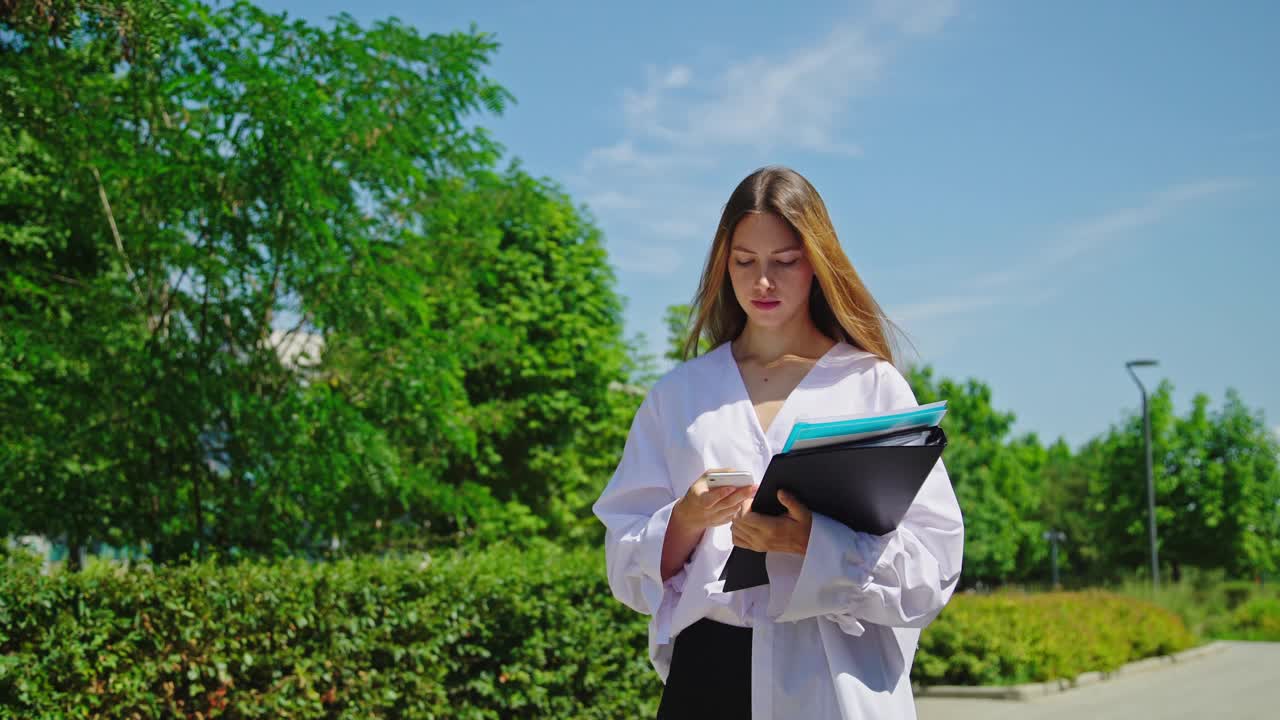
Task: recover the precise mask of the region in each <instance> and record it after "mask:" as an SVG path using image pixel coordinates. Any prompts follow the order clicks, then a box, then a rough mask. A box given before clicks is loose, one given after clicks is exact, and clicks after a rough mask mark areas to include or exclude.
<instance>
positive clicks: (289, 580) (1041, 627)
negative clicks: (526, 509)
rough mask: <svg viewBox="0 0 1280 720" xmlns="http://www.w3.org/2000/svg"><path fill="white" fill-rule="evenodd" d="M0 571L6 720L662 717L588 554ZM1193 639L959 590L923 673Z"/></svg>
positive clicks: (1106, 616) (651, 677)
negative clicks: (657, 714)
mask: <svg viewBox="0 0 1280 720" xmlns="http://www.w3.org/2000/svg"><path fill="white" fill-rule="evenodd" d="M0 571H3V572H2V574H0V718H24V719H26V718H78V717H120V718H132V717H139V718H157V717H190V718H197V717H199V718H277V717H290V718H357V717H359V718H370V717H384V718H391V717H395V718H477V719H483V718H532V717H556V718H617V717H652V716H653V714H654V712H655V710H656V704H657V700H658V698H659V696H660V693H661V685H660V683H659V681H658V679H657V675H656V674H655V673H654V672H653V669H652V668H651V667H650V665H649V661H648V657H647V652H646V646H647V641H646V634H645V627H646V618H644V617H643V616H641V615H639V614H638V613H635V612H633V611H632V610H630V609H629V608H627V607H625V606H623V605H622V604H621V603H619V602H617V601H615V600H614V599H613V597H612V596H611V595H610V594H609V591H608V587H607V584H606V582H605V578H604V561H603V553H602V552H600V551H599V550H595V549H588V550H575V551H564V550H559V549H556V548H554V547H550V546H547V545H543V544H537V545H535V546H534V547H532V548H529V549H523V550H522V549H516V548H513V547H510V546H505V545H498V546H492V547H490V548H488V549H485V550H483V551H478V552H474V553H467V552H466V551H456V552H448V553H443V554H442V555H440V556H439V557H436V558H434V559H430V558H428V557H427V556H425V555H417V556H406V557H400V558H396V559H378V558H365V559H351V560H341V561H335V562H329V563H308V562H304V561H301V560H290V561H282V562H276V563H268V562H265V561H251V562H242V563H236V564H224V565H219V564H215V563H212V562H206V563H202V564H196V565H188V566H182V567H162V568H156V569H151V568H149V567H146V566H143V567H135V568H132V569H129V570H125V569H123V568H122V567H119V566H116V565H112V564H108V563H91V564H90V566H89V568H87V569H86V570H85V572H83V573H79V574H70V573H63V572H54V573H53V574H51V575H45V574H42V572H41V568H40V566H39V564H38V563H33V562H31V561H30V560H29V559H28V558H24V557H22V556H21V554H15V555H14V556H12V557H9V558H7V559H5V560H3V561H2V563H0ZM1246 607H1249V606H1242V607H1241V611H1242V612H1244V611H1245V608H1246ZM1249 612H1252V610H1250V611H1249ZM1268 612H1270V611H1269V610H1268ZM1250 617H1252V616H1250ZM1266 617H1272V616H1271V615H1266ZM1250 622H1252V621H1250ZM1259 627H1261V624H1259ZM1192 643H1193V640H1192V637H1191V635H1190V634H1189V633H1188V632H1187V630H1186V627H1185V626H1184V625H1183V624H1182V621H1181V620H1179V619H1178V618H1177V616H1175V615H1174V614H1172V613H1170V612H1168V611H1165V610H1161V609H1159V608H1157V607H1155V606H1153V605H1151V604H1149V603H1145V602H1142V601H1139V600H1135V599H1132V598H1125V597H1120V596H1115V595H1109V594H1106V593H1100V592H1091V593H1059V594H1050V595H1014V594H1000V595H994V596H973V595H967V594H962V595H958V596H956V597H955V598H954V599H953V601H952V603H951V605H950V606H949V607H948V608H947V609H946V610H945V611H944V612H943V614H942V616H941V617H940V618H939V619H938V620H937V621H935V622H934V624H933V625H932V626H930V628H929V629H928V630H926V631H925V633H924V635H923V638H922V641H921V647H920V652H919V654H918V655H917V659H916V665H915V669H914V672H913V676H914V679H915V680H916V681H917V682H922V683H926V684H935V683H964V684H977V683H984V684H985V683H1016V682H1023V681H1029V680H1044V679H1049V678H1055V677H1070V676H1073V675H1076V674H1078V673H1080V672H1084V671H1086V670H1107V669H1112V668H1114V667H1116V666H1118V665H1120V664H1122V663H1124V662H1127V661H1129V660H1133V659H1136V658H1140V657H1146V656H1150V655H1156V654H1161V653H1168V652H1174V651H1177V650H1181V649H1183V648H1185V647H1188V646H1190V645H1191V644H1192Z"/></svg>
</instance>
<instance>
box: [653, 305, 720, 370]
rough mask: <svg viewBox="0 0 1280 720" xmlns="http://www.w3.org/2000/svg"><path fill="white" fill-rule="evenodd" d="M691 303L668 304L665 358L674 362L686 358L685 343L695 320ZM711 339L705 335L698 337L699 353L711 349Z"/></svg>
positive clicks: (665, 317)
mask: <svg viewBox="0 0 1280 720" xmlns="http://www.w3.org/2000/svg"><path fill="white" fill-rule="evenodd" d="M692 315H693V307H692V306H691V305H668V306H667V312H666V314H665V315H664V316H663V320H664V321H665V322H666V324H667V352H666V353H665V354H664V355H663V357H664V358H666V359H667V360H670V361H672V362H682V361H683V360H684V344H685V341H686V340H687V339H688V337H689V330H690V326H691V325H692V320H693V317H692ZM711 349H712V348H711V341H710V340H708V339H707V338H706V337H705V336H703V337H700V338H698V354H699V355H701V354H703V353H705V352H707V351H708V350H711Z"/></svg>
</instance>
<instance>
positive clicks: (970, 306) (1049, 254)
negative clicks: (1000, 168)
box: [890, 178, 1247, 325]
mask: <svg viewBox="0 0 1280 720" xmlns="http://www.w3.org/2000/svg"><path fill="white" fill-rule="evenodd" d="M1246 185H1247V183H1246V182H1245V181H1244V180H1241V179H1237V178H1213V179H1207V180H1200V181H1196V182H1189V183H1183V184H1180V185H1174V186H1171V187H1168V188H1165V189H1164V190H1160V191H1158V192H1155V193H1153V194H1151V195H1149V196H1148V197H1147V198H1146V199H1145V200H1144V201H1143V202H1141V203H1139V204H1137V205H1132V206H1130V207H1124V208H1119V209H1116V210H1112V211H1110V212H1106V213H1103V214H1101V215H1097V216H1095V217H1091V218H1086V219H1084V220H1081V221H1079V222H1076V223H1072V224H1070V225H1068V226H1066V227H1065V228H1064V229H1062V230H1061V231H1059V232H1058V233H1056V234H1054V235H1051V236H1050V237H1051V239H1050V240H1049V241H1048V242H1047V243H1045V244H1043V245H1042V246H1041V247H1040V249H1039V251H1038V252H1036V253H1034V254H1032V255H1030V256H1029V257H1026V258H1023V259H1021V260H1016V261H1014V262H1012V263H1011V264H1010V265H1009V266H1007V267H1005V268H1003V269H1000V270H993V271H988V272H985V273H979V274H977V275H975V276H974V277H973V279H972V280H971V281H970V282H969V283H968V284H967V286H965V287H962V288H961V289H960V291H959V292H956V293H952V294H950V295H946V296H942V297H937V298H931V299H926V300H922V301H919V302H916V303H912V304H909V305H905V306H902V307H898V308H894V309H893V311H892V312H891V313H890V317H891V318H893V319H894V320H895V321H898V322H900V323H902V324H904V325H906V324H915V325H919V324H922V323H927V322H931V321H936V320H944V319H946V318H949V317H951V316H955V315H963V314H967V313H971V312H976V311H979V310H985V309H987V308H990V307H993V306H1005V305H1013V304H1017V305H1019V306H1023V307H1025V306H1028V305H1036V304H1039V303H1041V302H1044V301H1045V300H1047V299H1049V298H1051V297H1053V296H1054V295H1056V294H1058V292H1060V287H1058V286H1055V285H1054V284H1053V283H1052V282H1051V276H1052V273H1054V272H1055V271H1057V270H1059V269H1060V268H1061V266H1063V265H1065V264H1067V263H1069V262H1071V261H1072V260H1075V259H1077V258H1080V257H1082V256H1085V255H1088V254H1090V253H1096V252H1099V251H1102V250H1104V248H1105V247H1107V246H1110V245H1113V244H1114V243H1118V242H1124V241H1126V240H1128V239H1130V238H1132V237H1134V236H1136V235H1137V233H1139V232H1140V231H1142V230H1144V229H1146V228H1148V227H1151V226H1153V225H1157V224H1159V223H1161V222H1164V221H1167V220H1169V219H1170V218H1172V217H1174V216H1175V215H1177V214H1178V213H1179V212H1183V211H1185V210H1187V209H1189V208H1191V207H1193V206H1194V205H1195V204H1196V203H1198V202H1201V201H1203V200H1205V199H1207V198H1210V197H1214V196H1217V195H1221V194H1225V193H1229V192H1232V191H1235V190H1238V189H1240V188H1242V187H1245V186H1246Z"/></svg>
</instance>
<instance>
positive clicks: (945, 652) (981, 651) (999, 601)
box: [912, 591, 1196, 685]
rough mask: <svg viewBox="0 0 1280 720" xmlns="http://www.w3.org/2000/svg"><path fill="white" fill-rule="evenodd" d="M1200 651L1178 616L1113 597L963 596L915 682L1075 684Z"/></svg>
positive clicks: (929, 646) (929, 644)
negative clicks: (1084, 676)
mask: <svg viewBox="0 0 1280 720" xmlns="http://www.w3.org/2000/svg"><path fill="white" fill-rule="evenodd" d="M1195 644H1196V639H1195V637H1194V636H1193V635H1192V634H1191V633H1190V631H1188V630H1187V627H1186V625H1185V624H1184V623H1183V621H1182V619H1181V618H1179V617H1178V616H1177V615H1176V614H1174V613H1172V612H1170V611H1168V610H1165V609H1163V608H1160V607H1158V606H1156V605H1153V604H1152V603H1149V602H1144V601H1142V600H1137V599H1134V598H1129V597H1123V596H1120V595H1114V594H1111V593H1105V592H1098V591H1090V592H1071V593H1045V594H1038V595H1023V594H1015V593H998V594H994V595H968V594H964V595H957V596H956V597H954V598H953V599H952V600H951V604H950V605H948V606H947V608H946V609H945V610H944V611H943V612H942V615H941V616H939V618H938V619H937V620H935V621H934V623H933V624H932V625H930V626H929V628H928V629H927V630H926V631H925V632H924V634H923V635H922V636H921V639H920V649H919V651H918V652H917V654H916V663H915V667H914V668H913V672H912V679H913V680H915V681H916V682H919V683H921V684H924V685H939V684H947V685H1012V684H1018V683H1024V682H1038V681H1044V680H1053V679H1056V678H1074V677H1076V676H1077V675H1079V674H1081V673H1084V672H1089V671H1093V670H1102V671H1109V670H1114V669H1116V668H1117V667H1119V666H1121V665H1123V664H1125V663H1127V662H1130V661H1133V660H1138V659H1141V658H1145V657H1151V656H1154V655H1165V654H1169V653H1173V652H1177V651H1179V650H1184V649H1186V648H1189V647H1191V646H1193V645H1195Z"/></svg>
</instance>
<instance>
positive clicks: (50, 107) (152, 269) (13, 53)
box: [0, 0, 626, 560]
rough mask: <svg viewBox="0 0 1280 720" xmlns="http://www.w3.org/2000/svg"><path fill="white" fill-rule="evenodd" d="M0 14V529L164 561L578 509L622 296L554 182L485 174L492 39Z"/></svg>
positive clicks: (178, 11) (607, 415)
mask: <svg viewBox="0 0 1280 720" xmlns="http://www.w3.org/2000/svg"><path fill="white" fill-rule="evenodd" d="M15 7H16V9H14V10H13V11H12V12H10V13H8V14H6V15H4V16H3V17H0V69H2V70H0V99H2V100H3V102H0V322H2V326H0V327H2V332H0V380H3V386H2V387H0V403H2V404H0V438H3V440H0V475H2V476H3V478H4V480H3V482H2V483H0V506H3V507H6V508H12V507H20V508H22V509H23V512H22V514H21V515H20V516H19V515H16V514H12V513H11V514H9V515H7V516H0V520H2V521H3V522H4V525H3V526H2V527H0V534H4V533H6V532H7V533H13V532H38V533H43V534H46V535H49V536H51V537H55V538H63V539H65V540H66V541H67V542H68V544H69V545H70V546H72V547H73V548H76V547H80V546H84V545H85V544H88V543H90V542H93V541H108V542H111V543H113V544H116V545H130V546H134V547H139V546H145V547H148V548H149V550H150V552H151V554H152V556H153V557H155V558H156V559H159V560H165V559H170V558H174V557H177V556H179V555H181V554H183V553H185V552H188V551H190V550H193V549H195V550H198V549H199V548H202V547H215V548H224V549H231V550H234V551H237V552H249V553H285V552H299V551H301V552H317V551H321V550H324V549H326V548H328V546H329V542H330V540H331V539H332V538H334V537H335V536H336V537H340V538H341V540H342V541H343V543H345V545H344V547H345V548H348V549H359V548H362V547H375V546H386V545H387V544H390V543H400V542H414V541H415V539H416V538H423V537H426V536H434V537H437V538H442V537H455V536H456V535H457V534H458V533H467V532H475V531H476V530H477V528H476V524H477V523H478V522H481V521H483V522H487V523H490V524H491V525H492V526H494V527H496V528H499V529H500V530H502V531H506V532H513V533H517V534H519V533H523V532H532V531H536V530H539V529H541V528H543V527H544V526H545V525H546V523H547V518H550V520H551V524H552V525H553V527H554V528H556V529H559V530H566V531H567V528H569V527H570V526H571V525H573V522H572V520H571V519H570V518H571V517H572V516H573V515H574V513H575V512H577V513H578V514H579V515H581V514H582V512H583V511H582V506H583V497H584V494H585V493H586V490H585V488H586V487H588V486H589V485H590V484H591V483H592V482H595V483H599V482H600V480H599V479H598V478H597V477H595V476H594V475H593V474H594V473H596V472H598V471H599V468H600V467H603V466H605V465H607V464H608V463H609V458H610V457H611V455H614V454H616V452H617V450H616V449H613V446H612V445H611V444H610V443H612V442H614V441H615V440H616V433H614V434H612V435H611V434H610V433H608V432H600V426H601V424H602V423H606V422H610V421H612V419H613V416H614V414H615V412H616V408H615V405H616V402H615V400H616V398H614V397H612V396H611V395H610V394H609V392H608V388H609V387H610V385H611V383H615V382H617V381H618V380H620V379H621V378H622V377H623V375H622V373H623V367H624V365H625V362H626V357H625V347H624V345H623V343H622V342H621V340H620V323H619V321H618V312H619V303H618V299H617V297H616V295H615V294H614V291H613V287H612V283H613V279H612V276H611V274H610V273H609V271H608V266H607V263H606V262H605V259H604V253H603V250H602V249H601V243H600V241H599V233H598V231H597V230H596V229H595V228H594V227H593V226H592V225H591V224H590V222H589V221H586V220H584V219H583V217H582V215H580V214H579V213H578V212H577V211H575V209H574V208H573V206H572V204H571V203H570V202H569V201H568V199H567V198H566V197H565V196H564V194H563V193H562V192H561V191H560V190H558V189H557V188H556V187H555V186H554V184H552V183H549V182H547V181H541V180H534V179H532V178H530V177H528V176H527V175H526V174H524V173H523V172H521V171H519V169H518V168H517V167H512V168H511V169H510V170H508V171H505V172H498V171H496V170H494V166H495V165H496V164H497V162H498V161H499V159H500V154H501V148H499V147H498V146H497V145H496V144H495V143H494V142H493V140H492V139H491V138H490V136H489V135H488V133H487V132H486V131H485V130H484V129H483V128H482V127H479V126H477V125H476V123H475V122H474V119H473V118H474V117H475V116H477V115H478V114H481V113H484V112H493V113H497V112H501V111H502V110H503V108H504V107H505V105H506V104H507V103H508V102H509V101H510V96H509V95H508V93H507V92H506V91H505V90H504V89H502V88H501V87H500V86H498V85H497V84H495V83H493V82H492V81H490V80H489V79H487V78H486V77H485V76H484V75H483V72H482V71H483V68H484V66H485V65H486V64H487V62H488V61H489V59H490V58H491V56H492V54H493V52H494V51H495V50H496V48H497V45H496V43H495V42H494V40H493V38H492V37H491V36H489V35H486V34H484V33H481V32H479V31H476V30H475V29H472V31H470V32H466V33H450V34H433V35H427V36H423V35H420V34H419V33H418V32H417V31H415V30H414V29H412V28H410V27H407V26H405V25H403V24H401V23H399V22H398V21H395V20H389V21H383V22H378V23H375V24H373V25H372V26H370V27H368V28H363V27H361V26H359V25H357V24H356V23H355V21H354V20H353V19H351V18H350V17H349V16H345V15H344V16H339V17H337V18H335V19H334V20H333V23H332V27H330V28H328V29H321V28H318V27H315V26H311V25H308V24H306V23H304V22H301V21H292V20H288V19H286V18H285V17H284V16H280V15H272V14H269V13H266V12H263V11H261V10H259V9H258V8H256V7H254V6H253V5H251V4H248V3H244V2H238V3H234V4H232V5H230V6H227V7H223V8H219V9H216V10H215V9H212V8H210V7H208V6H206V5H203V4H201V3H198V2H191V1H189V0H181V1H177V2H161V1H158V0H130V1H128V2H120V3H115V2H112V3H105V2H89V1H84V2H53V3H48V2H40V3H36V2H32V3H18V4H17V5H16V6H15ZM294 347H303V348H307V349H308V353H306V354H303V355H302V356H300V357H292V354H291V353H288V352H285V351H286V350H287V349H288V348H294ZM617 449H620V443H619V444H618V448H617ZM517 500H523V501H524V502H525V503H528V504H530V505H536V506H537V507H538V509H539V513H538V514H539V515H543V516H545V517H544V518H539V517H535V516H534V515H533V514H532V513H530V512H529V511H528V510H527V509H523V508H524V507H525V506H524V505H522V504H520V503H518V502H516V501H517ZM507 525H510V527H507ZM485 532H489V533H490V534H492V532H493V528H490V529H489V530H487V531H485Z"/></svg>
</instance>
